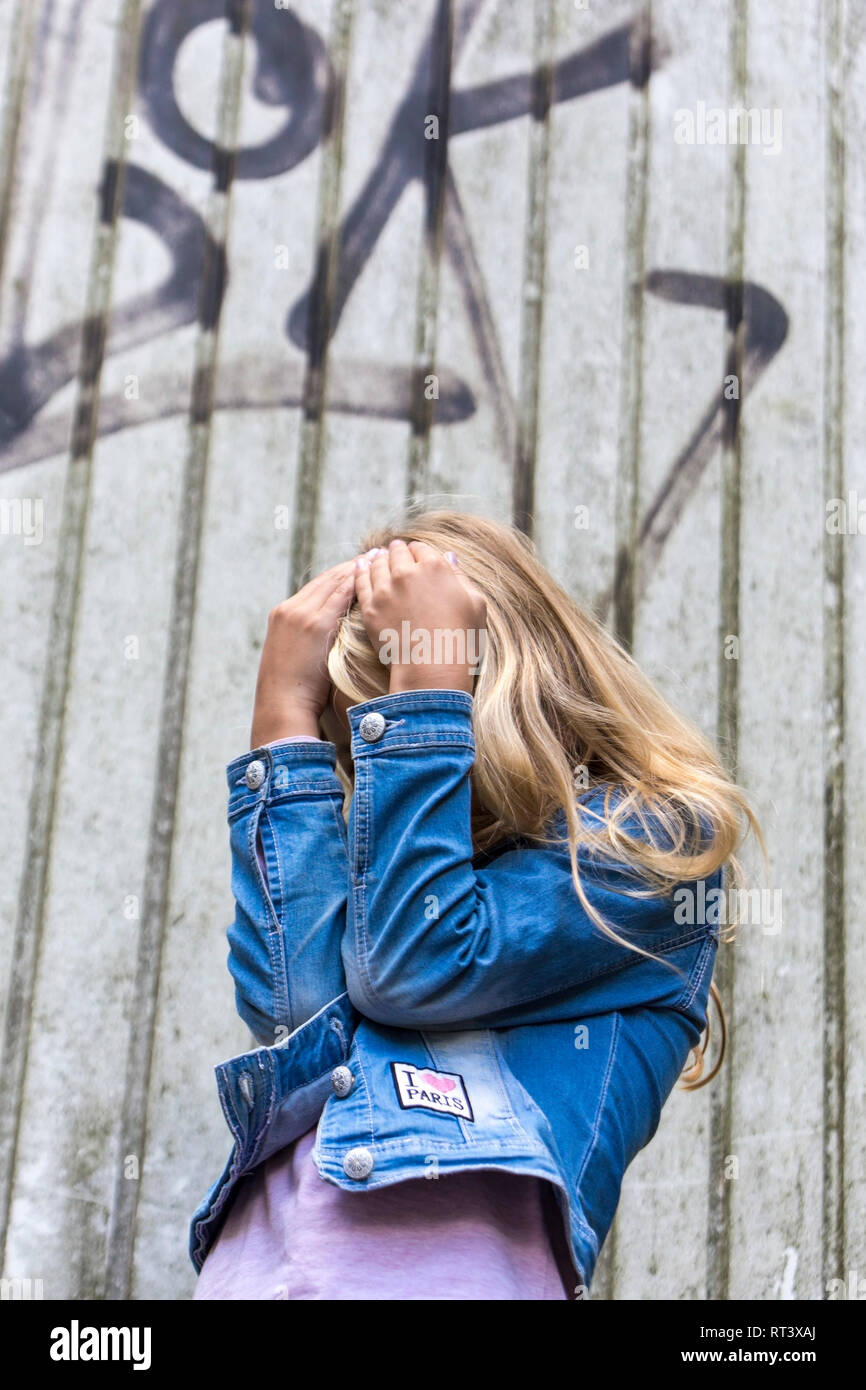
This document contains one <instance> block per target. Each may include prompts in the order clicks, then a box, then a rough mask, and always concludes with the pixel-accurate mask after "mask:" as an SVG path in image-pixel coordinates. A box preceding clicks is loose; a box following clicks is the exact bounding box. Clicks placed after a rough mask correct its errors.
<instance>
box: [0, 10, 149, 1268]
mask: <svg viewBox="0 0 866 1390" xmlns="http://www.w3.org/2000/svg"><path fill="white" fill-rule="evenodd" d="M139 25H140V0H125V3H124V5H123V8H122V11H121V15H120V19H119V22H118V26H117V40H116V47H115V50H114V63H113V72H112V78H111V85H110V96H109V101H108V111H107V118H106V136H105V149H106V154H105V169H106V177H105V180H104V185H103V189H102V196H101V199H100V208H99V213H98V218H97V223H96V229H95V233H94V243H93V251H92V256H91V264H90V275H89V280H88V288H87V307H86V312H85V319H84V323H83V325H82V339H81V357H80V362H79V368H78V390H77V398H76V403H75V406H74V410H73V423H72V435H71V445H70V459H69V463H68V466H67V471H66V477H65V480H64V490H63V504H62V514H61V531H60V536H59V540H58V559H57V571H56V576H55V585H54V598H53V602H52V611H51V619H50V629H49V639H48V645H47V656H46V665H45V675H44V679H43V689H42V695H41V700H40V709H39V731H38V738H37V747H38V749H39V755H40V756H39V775H38V776H37V777H36V778H35V780H34V783H33V787H32V789H31V796H30V804H29V807H28V821H27V839H26V846H27V847H26V851H25V861H24V866H23V872H22V882H23V883H25V884H26V885H27V891H26V892H22V893H21V897H20V902H19V909H18V920H17V922H16V928H15V941H14V945H13V952H12V960H13V964H12V969H11V972H10V980H9V1007H8V1010H7V1014H6V1024H5V1029H4V1038H3V1056H2V1063H0V1263H2V1258H3V1256H4V1255H5V1249H6V1239H7V1235H8V1226H9V1213H10V1206H11V1199H12V1190H13V1185H14V1181H15V1167H16V1160H17V1153H18V1139H19V1125H20V1114H21V1106H22V1101H23V1093H24V1086H25V1081H26V1072H27V1059H28V1056H29V1047H30V1028H31V1026H32V1019H33V1004H34V1000H35V993H36V979H37V973H38V967H39V955H40V950H41V944H42V932H43V927H44V920H45V906H46V897H47V891H48V866H49V859H50V851H51V832H52V826H53V821H54V815H55V806H56V800H57V789H58V783H59V778H60V768H61V765H62V759H63V747H64V734H65V710H66V696H67V691H68V688H69V675H70V668H71V662H72V655H73V651H74V642H75V631H76V624H77V614H78V600H79V593H80V589H81V581H82V571H83V563H84V539H85V531H86V526H87V516H88V507H89V496H90V475H91V463H92V453H93V440H94V437H95V433H96V419H97V412H98V398H99V380H100V374H101V370H102V354H103V349H104V343H105V325H106V320H107V315H108V306H109V303H110V298H111V274H112V269H113V265H114V252H115V243H116V236H117V221H118V216H119V210H120V206H121V198H122V184H123V178H122V174H123V167H124V160H125V151H124V147H125V144H126V142H125V141H124V140H123V127H122V117H123V114H124V113H125V111H126V110H127V109H128V105H129V97H130V93H131V90H132V83H133V80H134V72H135V56H136V50H137V44H138V33H139ZM109 169H111V170H112V171H113V172H112V175H111V176H110V177H109V176H108V170H109ZM107 190H110V196H107Z"/></svg>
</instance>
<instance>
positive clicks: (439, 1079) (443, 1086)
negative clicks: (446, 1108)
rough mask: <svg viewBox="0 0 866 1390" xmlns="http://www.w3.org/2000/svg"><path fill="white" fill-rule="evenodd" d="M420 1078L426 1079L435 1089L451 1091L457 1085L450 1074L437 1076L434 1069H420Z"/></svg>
mask: <svg viewBox="0 0 866 1390" xmlns="http://www.w3.org/2000/svg"><path fill="white" fill-rule="evenodd" d="M420 1075H421V1080H422V1081H426V1082H427V1084H428V1086H435V1087H436V1089H437V1091H453V1090H454V1087H455V1086H456V1085H457V1082H456V1081H452V1080H451V1077H450V1076H437V1075H436V1073H435V1071H422V1072H421V1073H420Z"/></svg>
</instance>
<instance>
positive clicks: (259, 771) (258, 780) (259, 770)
mask: <svg viewBox="0 0 866 1390" xmlns="http://www.w3.org/2000/svg"><path fill="white" fill-rule="evenodd" d="M264 780H265V765H264V763H263V762H262V761H261V760H260V759H259V758H253V760H252V762H251V763H247V770H246V772H245V773H244V781H245V782H246V784H247V786H248V787H249V789H250V791H255V789H256V787H260V786H261V785H262V782H264Z"/></svg>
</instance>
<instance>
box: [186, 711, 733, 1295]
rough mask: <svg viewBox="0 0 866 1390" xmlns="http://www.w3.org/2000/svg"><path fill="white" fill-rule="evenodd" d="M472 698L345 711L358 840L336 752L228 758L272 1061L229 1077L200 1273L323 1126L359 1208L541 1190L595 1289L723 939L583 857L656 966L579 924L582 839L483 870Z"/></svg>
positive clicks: (331, 1165)
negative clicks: (244, 1199)
mask: <svg viewBox="0 0 866 1390" xmlns="http://www.w3.org/2000/svg"><path fill="white" fill-rule="evenodd" d="M472 708H473V701H472V697H471V696H470V695H468V694H466V693H465V692H463V691H460V690H419V691H406V692H402V693H399V694H393V695H382V696H379V697H377V698H376V699H372V700H367V701H365V702H363V703H361V704H357V705H353V706H351V707H350V708H349V711H348V719H349V723H350V727H351V752H352V758H353V763H354V791H353V795H352V799H351V803H350V808H349V819H348V827H347V825H346V822H345V820H344V818H343V814H342V806H343V799H344V793H343V787H342V784H341V782H340V780H339V778H338V776H337V774H336V771H335V767H336V748H335V746H334V744H333V743H328V742H324V741H322V742H320V743H315V742H309V743H284V744H281V745H276V746H273V747H263V748H258V749H254V750H253V751H252V752H250V753H245V754H243V755H242V756H240V757H238V758H235V759H234V760H233V761H232V762H231V763H230V764H229V765H228V768H227V776H228V786H229V803H228V820H229V825H230V834H231V851H232V891H233V895H234V899H235V905H236V911H235V917H234V921H233V923H232V925H231V926H230V927H229V928H228V941H229V956H228V966H229V970H230V971H231V974H232V977H233V979H234V982H235V994H236V1002H237V1008H238V1012H239V1013H240V1016H241V1018H242V1019H243V1020H244V1021H245V1022H246V1023H247V1024H248V1026H249V1027H250V1029H251V1030H252V1033H253V1035H254V1037H255V1038H256V1039H257V1040H258V1042H259V1043H260V1046H258V1047H256V1048H254V1049H253V1050H251V1051H249V1052H244V1053H242V1054H241V1055H239V1056H236V1057H232V1058H230V1059H229V1060H227V1061H225V1062H222V1063H220V1064H219V1065H218V1066H217V1067H216V1068H215V1072H216V1080H217V1088H218V1092H219V1099H220V1103H221V1105H222V1110H223V1113H224V1115H225V1118H226V1121H227V1123H228V1127H229V1129H230V1131H231V1135H232V1139H233V1147H232V1150H231V1153H230V1154H229V1157H228V1160H227V1162H226V1165H225V1167H224V1169H223V1171H222V1173H221V1174H220V1176H219V1177H218V1178H217V1179H216V1181H215V1182H214V1184H213V1185H212V1187H211V1188H210V1189H209V1191H208V1192H207V1194H206V1196H205V1197H204V1199H203V1200H202V1202H201V1204H200V1205H199V1207H198V1209H197V1210H196V1212H195V1214H194V1216H193V1218H192V1222H191V1226H190V1237H189V1253H190V1257H191V1259H192V1262H193V1265H194V1267H195V1269H196V1270H197V1271H198V1270H200V1269H201V1267H202V1265H203V1263H204V1259H205V1256H206V1254H207V1252H208V1250H209V1249H210V1247H211V1245H212V1244H213V1242H214V1240H215V1238H216V1236H217V1233H218V1231H219V1229H220V1226H221V1224H222V1221H223V1219H224V1217H225V1215H226V1213H227V1211H228V1206H229V1203H230V1199H231V1197H232V1193H233V1192H234V1190H235V1188H236V1186H237V1184H238V1182H239V1181H240V1180H241V1178H242V1177H243V1176H244V1175H245V1174H248V1173H250V1172H251V1171H252V1170H253V1169H254V1168H255V1167H257V1165H259V1164H261V1163H262V1162H264V1160H265V1159H267V1158H269V1157H270V1156H271V1155H272V1154H274V1153H275V1152H277V1151H278V1150H279V1149H281V1148H283V1147H284V1146H285V1145H287V1144H290V1143H291V1142H292V1141H293V1140H294V1139H295V1138H297V1137H298V1136H299V1135H301V1134H303V1133H304V1132H306V1131H307V1130H308V1129H310V1128H311V1127H313V1126H314V1125H316V1126H317V1136H316V1143H315V1148H314V1151H313V1159H314V1162H315V1164H316V1167H317V1169H318V1171H319V1174H320V1175H321V1177H322V1178H323V1179H324V1180H326V1181H328V1182H332V1183H336V1184H337V1185H338V1186H339V1187H341V1188H344V1189H346V1190H348V1191H355V1192H358V1193H359V1194H360V1193H363V1192H364V1191H368V1190H370V1189H371V1188H376V1187H382V1186H385V1185H387V1184H389V1183H395V1182H400V1181H402V1180H405V1179H408V1178H418V1177H421V1176H427V1177H434V1178H436V1177H446V1176H447V1174H448V1173H453V1172H459V1171H461V1170H466V1169H472V1168H505V1169H508V1170H510V1171H512V1172H514V1173H524V1174H528V1175H534V1176H536V1177H539V1178H544V1179H547V1180H548V1181H549V1182H550V1183H552V1184H554V1188H555V1192H556V1199H557V1202H558V1205H559V1209H560V1212H561V1214H562V1218H563V1222H564V1231H565V1235H566V1239H567V1246H568V1250H569V1251H570V1254H571V1257H572V1260H573V1263H574V1282H575V1288H576V1289H577V1288H578V1287H579V1286H582V1288H581V1294H582V1293H583V1291H584V1290H588V1289H589V1285H590V1281H591V1279H592V1274H593V1269H594V1267H595V1263H596V1259H597V1257H598V1253H599V1250H600V1248H601V1245H602V1242H603V1241H604V1238H605V1235H606V1234H607V1231H608V1229H609V1227H610V1224H611V1221H612V1220H613V1216H614V1212H615V1210H616V1206H617V1202H618V1199H619V1193H620V1187H621V1183H622V1178H623V1174H624V1172H625V1170H626V1168H627V1166H628V1164H629V1163H630V1162H631V1160H632V1158H633V1157H634V1155H635V1154H636V1153H637V1152H638V1150H639V1149H641V1148H642V1147H643V1146H644V1145H646V1144H647V1143H648V1142H649V1140H650V1139H651V1138H652V1136H653V1134H654V1133H655V1130H656V1127H657V1125H658V1122H659V1116H660V1113H661V1108H662V1105H663V1104H664V1101H665V1099H666V1098H667V1096H668V1095H669V1093H670V1091H671V1090H672V1088H673V1086H674V1085H675V1083H676V1081H677V1079H678V1077H679V1075H680V1073H681V1071H682V1069H683V1066H684V1065H685V1062H686V1060H687V1057H688V1053H689V1050H690V1048H691V1047H692V1046H693V1045H694V1044H695V1043H696V1042H697V1041H698V1040H699V1038H700V1035H701V1031H702V1029H703V1026H704V1023H705V1019H706V1007H707V996H708V992H709V986H710V980H711V976H712V969H713V963H714V959H715V953H716V949H717V945H718V927H717V926H716V925H714V924H709V923H704V922H700V921H699V922H698V924H697V925H679V915H675V914H676V907H675V904H674V899H673V894H672V895H671V896H670V897H669V898H660V897H655V898H652V897H649V898H648V897H646V896H644V897H643V898H640V897H635V896H633V893H634V890H635V888H636V887H637V886H639V885H638V884H637V882H636V879H635V878H634V875H633V871H631V870H629V869H628V867H627V866H626V865H617V864H612V863H611V862H610V861H607V862H605V861H599V859H598V857H597V856H593V855H591V854H589V853H588V852H587V853H585V852H584V851H583V850H581V856H580V860H579V865H580V870H581V875H582V883H583V884H584V887H585V890H586V893H587V896H588V899H589V901H590V902H591V903H592V904H593V906H594V907H596V908H598V909H599V910H600V912H601V913H602V915H603V917H604V919H605V920H606V921H607V922H610V923H611V924H612V925H613V926H614V927H615V929H616V931H617V932H618V933H619V934H620V935H622V936H624V937H626V939H628V940H630V941H634V942H635V944H637V945H640V946H641V947H643V948H644V949H645V950H647V951H650V952H652V953H653V954H654V955H655V956H658V957H660V958H661V959H648V958H647V957H645V956H642V955H640V954H638V953H637V952H635V951H632V950H629V949H627V948H626V947H624V946H622V945H620V944H618V943H617V942H615V941H612V940H611V939H610V938H609V937H608V936H606V935H605V934H604V933H603V932H601V931H599V929H598V928H597V927H596V925H595V924H594V923H593V921H592V920H591V918H590V917H589V916H588V914H587V913H586V912H585V910H584V908H583V907H582V905H581V903H580V900H579V898H578V896H577V893H576V891H575V888H574V884H573V881H572V878H571V866H570V862H569V857H568V847H567V844H562V845H552V846H539V845H537V844H535V843H529V842H524V841H521V840H520V839H519V838H518V839H509V840H505V841H502V842H501V843H500V844H498V845H496V846H494V847H493V848H492V849H490V850H487V851H484V852H481V853H477V854H473V845H472V838H471V830H470V811H471V789H470V771H471V768H472V764H473V758H474V747H475V746H474V740H473V732H472ZM600 795H601V793H600V792H598V791H596V792H594V793H584V795H583V797H581V798H580V799H579V805H581V806H582V805H586V806H590V807H592V806H596V807H598V805H599V804H600V800H599V798H600ZM559 826H560V829H561V831H562V833H564V826H565V817H564V812H562V813H560V819H559ZM257 845H258V846H260V849H261V858H262V859H263V864H264V867H262V863H261V862H260V856H259V854H258V853H257ZM720 880H721V874H720V873H719V874H718V875H716V876H714V877H713V879H711V880H710V879H708V880H706V883H705V884H704V885H703V889H704V892H706V891H708V890H709V889H710V888H712V887H715V886H717V884H718V882H719V881H720ZM698 897H699V899H700V900H703V894H701V893H700V892H699V891H698ZM711 901H712V899H711ZM701 915H703V916H705V915H706V914H698V916H701ZM672 966H674V967H676V968H675V969H672V968H671V967H672ZM359 1200H363V1198H362V1197H359ZM578 1296H580V1295H578Z"/></svg>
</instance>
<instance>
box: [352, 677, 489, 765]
mask: <svg viewBox="0 0 866 1390" xmlns="http://www.w3.org/2000/svg"><path fill="white" fill-rule="evenodd" d="M472 706H473V699H472V696H471V695H470V694H468V693H467V691H465V690H401V691H397V692H396V693H395V694H393V695H377V696H376V697H375V699H373V700H364V701H363V703H361V704H359V705H350V706H349V708H348V710H347V712H346V713H347V718H348V720H349V726H350V728H351V731H352V742H351V751H352V758H353V759H355V758H359V757H367V756H370V755H374V754H376V753H378V752H380V751H381V750H384V749H388V748H390V749H395V748H413V747H423V746H427V747H434V746H438V747H442V746H446V747H451V748H455V747H456V748H469V749H471V751H472V752H473V753H474V751H475V739H474V736H473V733H472ZM331 746H333V745H331Z"/></svg>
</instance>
